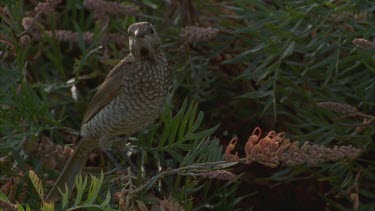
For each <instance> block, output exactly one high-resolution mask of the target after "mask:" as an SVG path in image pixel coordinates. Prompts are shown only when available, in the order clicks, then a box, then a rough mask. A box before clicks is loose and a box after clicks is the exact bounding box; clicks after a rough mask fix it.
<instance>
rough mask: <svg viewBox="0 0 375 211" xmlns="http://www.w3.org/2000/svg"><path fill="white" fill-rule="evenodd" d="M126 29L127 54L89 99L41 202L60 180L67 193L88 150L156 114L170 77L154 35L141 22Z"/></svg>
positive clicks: (54, 194) (52, 195) (135, 129)
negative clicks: (76, 139)
mask: <svg viewBox="0 0 375 211" xmlns="http://www.w3.org/2000/svg"><path fill="white" fill-rule="evenodd" d="M128 31H129V43H130V54H129V55H128V56H127V57H125V59H123V60H122V61H121V62H120V63H119V64H118V65H117V66H116V67H114V68H113V69H112V70H111V72H110V73H109V74H108V76H107V78H106V79H105V81H104V82H103V84H102V85H101V86H100V87H99V89H98V91H97V93H96V94H95V95H94V97H93V98H92V100H91V101H90V103H89V106H88V109H87V111H86V113H85V115H84V118H83V121H82V126H81V131H80V143H79V144H78V145H77V147H76V149H75V152H74V154H73V156H72V158H71V159H70V160H69V161H68V163H67V164H66V166H65V168H64V169H63V171H62V173H61V174H60V176H59V178H58V180H57V181H56V184H55V186H54V187H53V188H52V189H51V191H50V193H49V194H48V196H47V198H46V201H50V200H57V199H58V197H59V192H58V188H60V189H62V190H64V188H63V187H65V184H67V186H68V189H69V190H70V191H71V189H72V188H73V184H74V179H75V176H76V175H77V174H78V173H79V172H80V171H81V169H82V168H83V166H84V164H85V162H86V161H87V158H88V155H89V153H90V152H91V150H92V149H93V148H95V147H98V146H99V145H101V146H108V145H109V144H110V143H109V142H111V140H112V138H111V137H114V136H117V135H127V136H129V135H132V134H134V133H136V132H138V131H139V130H141V129H143V128H145V127H147V126H148V125H150V124H151V123H152V122H153V121H154V120H155V119H156V118H157V117H158V116H159V114H160V112H161V109H162V107H163V104H164V101H165V97H166V95H167V92H168V87H169V85H170V75H169V71H168V67H167V59H166V58H165V56H164V54H163V53H162V52H161V51H160V39H159V36H158V34H157V33H156V31H155V30H154V28H153V26H152V25H151V24H149V23H147V22H141V23H135V24H133V25H131V26H130V27H129V29H128ZM102 142H105V143H102Z"/></svg>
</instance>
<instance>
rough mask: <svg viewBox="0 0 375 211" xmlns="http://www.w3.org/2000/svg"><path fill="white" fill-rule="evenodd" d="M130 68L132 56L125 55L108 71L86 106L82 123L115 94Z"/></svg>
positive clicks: (132, 66) (132, 65)
mask: <svg viewBox="0 0 375 211" xmlns="http://www.w3.org/2000/svg"><path fill="white" fill-rule="evenodd" d="M131 68H134V63H133V58H132V56H127V57H126V58H125V59H124V60H122V61H121V62H120V63H119V64H117V65H116V66H115V67H114V68H113V69H112V70H111V71H110V72H109V74H108V75H107V77H106V79H105V80H104V82H103V83H102V84H101V85H100V87H99V89H98V91H97V92H96V93H95V95H94V97H92V99H91V101H90V103H89V105H88V106H87V110H86V113H85V115H84V116H83V120H82V125H83V124H86V123H87V122H88V121H90V119H91V118H92V117H94V116H95V114H96V113H98V112H99V111H100V110H101V109H102V108H103V107H104V106H105V105H107V104H108V103H109V102H110V101H111V100H112V99H113V98H114V97H115V96H116V95H117V93H118V91H119V90H120V89H121V87H122V80H123V79H124V77H126V74H127V73H129V72H130V71H129V70H130V69H131Z"/></svg>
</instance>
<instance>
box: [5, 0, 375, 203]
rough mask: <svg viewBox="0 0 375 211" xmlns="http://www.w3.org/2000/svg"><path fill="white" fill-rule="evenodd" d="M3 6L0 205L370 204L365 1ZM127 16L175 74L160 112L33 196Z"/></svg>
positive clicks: (59, 160) (371, 31)
mask: <svg viewBox="0 0 375 211" xmlns="http://www.w3.org/2000/svg"><path fill="white" fill-rule="evenodd" d="M0 17H1V25H0V61H1V63H0V138H1V139H0V188H1V189H0V190H1V191H0V208H4V209H5V210H30V209H32V210H40V209H43V210H51V209H56V210H65V209H66V210H77V209H80V208H87V209H89V210H95V209H99V210H119V209H120V210H132V209H133V210H152V209H154V210H158V209H159V210H160V209H161V210H163V209H164V210H183V209H185V210H252V209H254V210H271V209H272V210H323V209H329V210H352V209H357V210H374V209H375V192H374V190H375V164H374V158H375V157H374V154H375V146H374V144H375V142H374V140H375V126H374V124H375V113H374V110H375V109H374V107H375V47H374V46H375V44H374V39H375V24H374V23H375V4H374V3H373V1H371V0H368V1H366V0H359V1H355V0H348V1H323V0H304V1H302V0H300V1H298V0H296V1H278V0H276V1H266V0H265V1H261V0H255V1H247V0H234V1H225V0H224V1H219V0H208V1H198V0H180V1H155V0H131V1H119V0H117V1H104V0H80V1H76V0H65V1H63V0H49V1H46V2H41V3H38V2H37V1H22V0H16V1H14V0H3V1H1V3H0ZM137 21H149V22H152V23H153V25H154V26H155V28H156V29H157V31H158V32H159V34H160V37H161V40H162V43H163V46H162V47H163V50H164V52H165V53H166V55H167V57H168V62H169V68H170V70H171V71H172V73H173V87H172V89H171V91H170V95H169V97H168V100H167V102H166V106H165V109H164V111H163V113H162V114H161V117H160V119H159V120H158V121H157V122H155V124H154V125H152V126H150V127H149V128H146V129H144V130H143V131H140V132H139V133H138V134H134V137H131V138H130V140H129V143H116V145H115V146H112V147H111V148H110V149H109V150H108V152H109V153H106V152H103V151H101V150H97V151H94V152H93V153H92V156H90V159H89V161H88V163H87V168H85V173H90V174H92V175H95V176H93V177H90V176H83V177H77V180H76V190H75V191H74V194H73V196H72V197H70V198H69V199H68V197H67V195H64V197H63V198H62V201H61V202H57V203H55V204H51V203H47V202H44V199H43V195H44V196H45V194H46V193H48V191H49V190H50V188H51V186H52V184H53V182H54V181H55V179H56V178H57V176H58V174H59V172H60V171H61V169H62V167H63V166H64V164H65V162H66V161H67V159H68V158H69V156H70V155H71V152H72V148H71V144H74V143H75V138H76V137H77V135H78V133H79V128H80V124H81V120H82V116H83V114H84V111H85V109H86V106H87V103H88V102H89V100H90V98H91V97H92V96H93V94H94V93H95V91H96V88H97V86H98V85H99V84H100V83H101V82H102V81H103V80H104V78H105V77H106V74H107V73H108V71H109V70H110V69H111V68H112V67H113V66H114V65H115V64H116V63H118V62H119V61H120V60H121V59H122V58H123V57H124V56H126V55H127V54H128V53H129V51H128V41H127V32H126V31H127V27H128V26H129V25H130V24H132V23H134V22H137ZM193 26H194V27H193ZM256 127H260V128H262V131H263V134H262V135H261V136H260V134H259V136H257V137H258V138H255V136H254V137H253V139H249V140H254V142H253V143H254V145H250V143H251V141H248V137H249V136H250V135H249V134H251V133H252V132H253V130H254V128H256ZM273 130H275V131H278V132H277V133H276V132H270V133H269V131H273ZM281 131H283V133H279V132H281ZM255 132H256V131H255ZM254 134H255V135H257V133H254ZM254 134H253V135H254ZM267 134H269V136H267ZM284 135H285V136H286V137H287V139H284ZM235 136H238V137H239V138H238V140H237V139H233V140H232V138H233V137H235ZM260 137H261V138H260ZM264 137H266V138H267V137H268V138H270V140H269V142H267V141H266V139H265V138H264ZM280 137H282V138H280ZM278 138H280V139H278ZM259 139H261V140H259ZM289 139H290V141H289ZM230 140H232V141H230ZM262 140H263V141H262ZM293 141H295V142H293ZM305 141H309V143H307V142H305ZM276 142H277V143H276ZM266 143H269V145H267V144H266ZM236 144H237V145H236ZM350 145H352V147H350ZM250 146H251V147H250ZM283 146H284V147H285V149H284V148H283V151H281V150H280V149H281V148H282V147H283ZM335 146H337V147H335ZM272 147H274V148H272ZM255 149H256V150H255ZM257 150H258V151H257ZM267 150H268V151H269V152H267V153H268V154H267V153H266V151H267ZM276 151H277V152H279V153H280V156H278V155H277V153H276ZM236 153H237V154H236ZM272 153H273V154H272ZM319 153H320V154H319ZM322 153H323V154H322ZM281 154H282V155H281ZM327 154H328V155H329V156H327ZM263 155H264V156H263ZM113 158H114V159H113ZM275 159H276V160H275ZM279 161H280V162H279ZM115 166H117V167H118V168H119V169H122V171H121V172H118V171H117V170H116V169H115ZM271 167H272V168H271Z"/></svg>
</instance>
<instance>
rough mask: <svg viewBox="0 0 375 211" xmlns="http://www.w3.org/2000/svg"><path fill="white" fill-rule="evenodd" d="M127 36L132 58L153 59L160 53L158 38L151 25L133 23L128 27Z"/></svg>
mask: <svg viewBox="0 0 375 211" xmlns="http://www.w3.org/2000/svg"><path fill="white" fill-rule="evenodd" d="M128 34H129V46H130V52H131V54H133V56H135V57H140V58H152V59H153V58H154V56H155V55H156V54H157V53H159V52H160V44H161V43H160V38H159V35H158V33H157V32H156V31H155V28H154V26H152V24H151V23H148V22H139V23H134V24H132V25H130V26H129V29H128Z"/></svg>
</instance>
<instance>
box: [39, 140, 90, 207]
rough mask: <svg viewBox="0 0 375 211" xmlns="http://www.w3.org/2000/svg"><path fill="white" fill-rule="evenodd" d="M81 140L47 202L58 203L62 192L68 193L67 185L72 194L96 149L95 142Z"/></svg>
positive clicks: (49, 194)
mask: <svg viewBox="0 0 375 211" xmlns="http://www.w3.org/2000/svg"><path fill="white" fill-rule="evenodd" d="M79 139H81V140H80V141H79V143H78V145H77V146H76V147H75V151H74V153H73V155H72V157H71V158H70V159H69V161H68V163H67V164H66V165H65V167H64V169H63V170H62V172H61V173H60V176H59V178H58V179H57V181H56V183H55V185H54V186H53V187H52V189H51V191H50V192H49V193H48V195H47V197H46V200H45V201H56V200H58V199H59V198H60V195H61V194H60V192H59V189H60V190H61V191H63V192H64V191H66V189H65V184H66V186H67V187H68V191H69V195H70V194H71V192H72V190H73V187H74V183H75V178H76V176H77V175H78V174H79V173H80V172H81V170H82V169H83V167H84V166H85V163H86V161H87V159H88V157H89V154H90V152H91V151H92V149H93V148H95V147H96V145H95V140H91V139H90V140H89V139H82V138H81V137H80V138H79Z"/></svg>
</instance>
